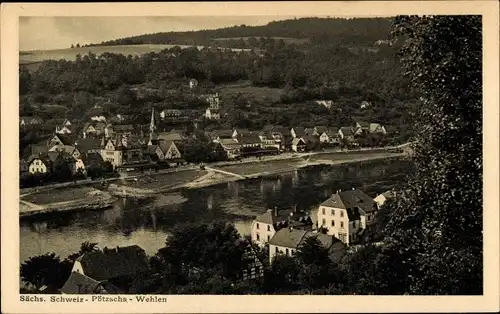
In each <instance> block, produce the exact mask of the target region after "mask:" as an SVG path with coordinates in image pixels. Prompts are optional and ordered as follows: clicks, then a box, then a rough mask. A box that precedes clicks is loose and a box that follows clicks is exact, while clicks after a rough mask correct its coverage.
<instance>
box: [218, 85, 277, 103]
mask: <svg viewBox="0 0 500 314" xmlns="http://www.w3.org/2000/svg"><path fill="white" fill-rule="evenodd" d="M238 93H241V94H244V95H251V96H254V97H255V98H257V99H261V100H262V99H265V98H267V99H270V100H279V99H280V96H281V95H283V93H284V91H283V89H281V88H269V87H255V86H244V87H241V86H226V87H222V88H221V91H220V94H221V96H222V97H227V96H230V95H235V94H238Z"/></svg>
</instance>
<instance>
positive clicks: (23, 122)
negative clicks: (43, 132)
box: [19, 117, 43, 127]
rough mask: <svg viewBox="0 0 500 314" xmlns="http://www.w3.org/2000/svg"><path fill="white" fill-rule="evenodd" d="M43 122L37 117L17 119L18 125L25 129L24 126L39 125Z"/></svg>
mask: <svg viewBox="0 0 500 314" xmlns="http://www.w3.org/2000/svg"><path fill="white" fill-rule="evenodd" d="M42 123H43V121H42V119H40V118H38V117H20V118H19V125H20V126H23V127H26V126H31V125H40V124H42Z"/></svg>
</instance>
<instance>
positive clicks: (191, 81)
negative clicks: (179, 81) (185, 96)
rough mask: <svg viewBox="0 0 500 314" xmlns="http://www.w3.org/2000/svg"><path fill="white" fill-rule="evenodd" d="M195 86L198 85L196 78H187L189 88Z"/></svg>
mask: <svg viewBox="0 0 500 314" xmlns="http://www.w3.org/2000/svg"><path fill="white" fill-rule="evenodd" d="M196 86H198V81H197V80H196V79H190V80H189V88H191V89H193V88H195V87H196Z"/></svg>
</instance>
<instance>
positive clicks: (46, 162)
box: [27, 153, 52, 168]
mask: <svg viewBox="0 0 500 314" xmlns="http://www.w3.org/2000/svg"><path fill="white" fill-rule="evenodd" d="M35 159H39V160H40V161H42V162H43V164H44V165H45V166H46V167H47V168H49V167H50V166H51V165H52V161H51V160H50V158H49V156H48V155H47V153H44V154H33V155H31V156H30V157H28V162H27V165H28V166H29V165H30V164H31V162H32V161H33V160H35Z"/></svg>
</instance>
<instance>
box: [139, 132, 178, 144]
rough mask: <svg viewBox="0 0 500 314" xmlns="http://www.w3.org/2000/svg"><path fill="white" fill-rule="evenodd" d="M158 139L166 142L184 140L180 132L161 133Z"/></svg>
mask: <svg viewBox="0 0 500 314" xmlns="http://www.w3.org/2000/svg"><path fill="white" fill-rule="evenodd" d="M157 139H158V140H164V141H173V142H181V141H183V140H184V136H182V134H181V133H180V132H160V133H158V136H157ZM148 144H149V143H148Z"/></svg>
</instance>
